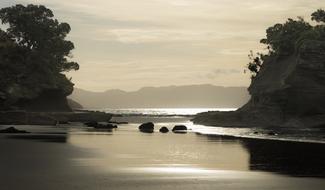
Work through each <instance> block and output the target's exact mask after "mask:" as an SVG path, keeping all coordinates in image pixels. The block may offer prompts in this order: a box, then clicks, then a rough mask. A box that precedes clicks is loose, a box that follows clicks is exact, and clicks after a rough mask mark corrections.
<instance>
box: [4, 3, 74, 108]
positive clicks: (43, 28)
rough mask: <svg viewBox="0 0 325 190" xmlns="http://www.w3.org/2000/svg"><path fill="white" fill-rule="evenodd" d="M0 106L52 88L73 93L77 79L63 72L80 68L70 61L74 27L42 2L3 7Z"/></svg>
mask: <svg viewBox="0 0 325 190" xmlns="http://www.w3.org/2000/svg"><path fill="white" fill-rule="evenodd" d="M0 20H1V22H2V24H3V25H4V27H2V28H6V30H1V29H0V106H2V107H4V106H10V105H11V104H14V103H15V102H16V101H18V100H19V99H32V98H35V97H37V96H38V95H39V94H40V93H42V92H43V91H45V90H48V89H57V90H60V91H61V92H62V94H64V95H69V94H71V92H72V90H73V83H72V82H71V81H70V80H69V79H67V78H66V76H65V75H64V74H63V72H68V71H70V70H78V69H79V65H78V63H76V62H73V61H70V58H71V57H72V55H71V50H73V49H74V44H73V43H72V42H71V41H68V40H66V39H65V38H66V36H67V34H68V33H69V32H70V30H71V28H70V26H69V24H67V23H60V22H59V21H58V20H57V19H55V18H54V15H53V12H52V11H51V10H50V9H48V8H46V7H45V6H42V5H40V6H39V5H27V6H23V5H20V4H18V5H15V6H12V7H7V8H2V9H0Z"/></svg>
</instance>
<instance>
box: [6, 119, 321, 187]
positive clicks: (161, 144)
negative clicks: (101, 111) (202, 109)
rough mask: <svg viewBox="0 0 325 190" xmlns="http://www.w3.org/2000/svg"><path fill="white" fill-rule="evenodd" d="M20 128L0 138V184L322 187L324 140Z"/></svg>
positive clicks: (128, 129)
mask: <svg viewBox="0 0 325 190" xmlns="http://www.w3.org/2000/svg"><path fill="white" fill-rule="evenodd" d="M136 126H137V124H134V125H133V124H129V125H125V126H121V127H120V128H119V129H118V130H117V131H114V132H113V133H109V132H103V131H101V132H99V131H93V130H90V129H86V128H82V129H80V128H79V127H77V126H76V127H73V128H72V129H71V128H70V129H69V128H66V127H60V128H53V127H36V126H29V127H28V126H27V127H20V128H22V129H27V130H29V131H32V132H33V133H31V134H24V135H4V134H1V135H0V150H1V156H0V189H1V190H19V189H22V190H29V189H30V190H38V189H39V190H44V189H53V190H57V189H67V190H70V189H85V190H93V189H94V190H95V189H96V190H97V189H139V190H146V189H157V190H159V189H174V190H177V189H182V190H184V189H189V190H191V189H193V190H194V189H195V190H197V189H252V190H254V189H256V190H261V189H283V190H290V189H294V190H300V189H306V190H307V189H311V190H312V189H315V190H323V189H324V187H325V156H324V150H325V148H324V147H325V145H322V144H307V143H292V142H278V141H265V140H241V139H236V138H222V137H214V136H206V135H198V134H195V133H187V134H171V133H169V134H159V133H155V134H142V133H139V132H138V131H137V130H136Z"/></svg>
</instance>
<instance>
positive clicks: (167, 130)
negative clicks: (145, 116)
mask: <svg viewBox="0 0 325 190" xmlns="http://www.w3.org/2000/svg"><path fill="white" fill-rule="evenodd" d="M159 132H161V133H168V132H169V129H168V128H167V127H162V128H160V129H159Z"/></svg>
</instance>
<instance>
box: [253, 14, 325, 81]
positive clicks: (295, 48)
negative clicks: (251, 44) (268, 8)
mask: <svg viewBox="0 0 325 190" xmlns="http://www.w3.org/2000/svg"><path fill="white" fill-rule="evenodd" d="M311 19H312V20H315V21H316V22H318V23H319V24H318V25H316V26H312V25H311V24H309V23H308V22H306V21H305V20H304V19H303V18H301V17H298V19H297V20H294V19H290V18H289V19H288V20H287V21H286V22H285V23H283V24H275V25H274V26H272V27H269V28H268V29H267V30H266V38H265V39H262V40H261V41H260V42H261V43H263V44H265V45H266V46H267V49H268V53H266V54H261V53H258V54H257V56H254V55H253V53H252V52H251V53H250V54H249V58H250V62H249V64H248V65H247V68H248V69H249V70H250V71H251V73H252V79H253V78H255V76H256V75H257V74H258V73H259V70H260V69H261V67H262V66H263V63H264V62H265V61H266V60H267V59H269V58H275V59H279V58H283V57H288V56H291V55H295V54H299V55H300V58H304V57H306V56H308V54H310V53H311V52H312V53H314V54H317V56H316V57H315V58H317V59H325V25H324V23H325V11H324V10H322V9H319V10H317V11H316V12H314V13H312V15H311Z"/></svg>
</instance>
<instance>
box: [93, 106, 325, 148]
mask: <svg viewBox="0 0 325 190" xmlns="http://www.w3.org/2000/svg"><path fill="white" fill-rule="evenodd" d="M237 109H238V108H125V109H123V108H121V109H109V108H106V109H100V110H98V111H105V112H107V113H112V114H116V115H119V117H114V118H113V119H112V120H115V121H127V122H129V123H136V124H141V123H144V122H154V123H156V124H157V125H158V126H168V127H170V128H172V127H173V126H174V125H177V124H183V125H186V126H187V127H188V128H190V129H191V130H193V131H194V132H197V133H200V134H206V135H229V136H234V137H245V138H255V139H274V140H285V141H299V142H317V143H325V138H324V131H320V129H304V128H299V129H298V128H294V129H293V130H292V129H286V130H285V132H283V131H281V130H282V129H280V130H276V129H272V130H271V129H260V128H229V127H226V128H225V127H221V126H220V127H216V126H213V127H212V126H203V125H196V124H193V123H192V122H191V121H190V119H191V118H192V117H194V116H195V115H196V114H198V113H202V112H208V111H235V110H237ZM271 131H272V132H275V133H277V135H268V133H269V132H271Z"/></svg>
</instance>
